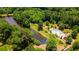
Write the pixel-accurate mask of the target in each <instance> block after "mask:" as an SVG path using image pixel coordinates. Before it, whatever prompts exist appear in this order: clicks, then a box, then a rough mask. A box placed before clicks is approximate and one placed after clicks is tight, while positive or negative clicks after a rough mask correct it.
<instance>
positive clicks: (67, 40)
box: [66, 36, 72, 44]
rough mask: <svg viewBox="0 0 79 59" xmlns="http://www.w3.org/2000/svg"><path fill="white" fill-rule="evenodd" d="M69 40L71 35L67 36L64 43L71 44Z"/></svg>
mask: <svg viewBox="0 0 79 59" xmlns="http://www.w3.org/2000/svg"><path fill="white" fill-rule="evenodd" d="M71 42H72V36H68V37H67V39H66V43H67V44H71Z"/></svg>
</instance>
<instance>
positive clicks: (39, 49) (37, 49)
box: [35, 48, 44, 51]
mask: <svg viewBox="0 0 79 59" xmlns="http://www.w3.org/2000/svg"><path fill="white" fill-rule="evenodd" d="M35 51H44V49H42V48H35Z"/></svg>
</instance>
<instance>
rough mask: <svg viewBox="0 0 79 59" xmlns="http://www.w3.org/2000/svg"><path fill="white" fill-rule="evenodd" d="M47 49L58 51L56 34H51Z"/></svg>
mask: <svg viewBox="0 0 79 59" xmlns="http://www.w3.org/2000/svg"><path fill="white" fill-rule="evenodd" d="M46 50H48V51H56V50H57V39H56V37H54V36H51V37H50V38H49V39H48V40H47V42H46Z"/></svg>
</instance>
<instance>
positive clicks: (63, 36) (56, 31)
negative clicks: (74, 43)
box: [50, 28, 65, 39]
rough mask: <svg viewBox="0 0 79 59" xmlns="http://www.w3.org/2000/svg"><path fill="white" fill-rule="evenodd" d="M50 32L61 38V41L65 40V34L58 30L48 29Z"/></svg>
mask: <svg viewBox="0 0 79 59" xmlns="http://www.w3.org/2000/svg"><path fill="white" fill-rule="evenodd" d="M50 32H51V33H53V34H55V35H56V36H57V37H59V38H61V39H64V38H65V34H64V33H63V32H62V31H61V30H59V29H53V28H52V29H50Z"/></svg>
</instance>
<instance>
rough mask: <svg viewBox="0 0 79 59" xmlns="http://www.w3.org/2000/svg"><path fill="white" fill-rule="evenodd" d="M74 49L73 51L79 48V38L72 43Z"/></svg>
mask: <svg viewBox="0 0 79 59" xmlns="http://www.w3.org/2000/svg"><path fill="white" fill-rule="evenodd" d="M72 49H73V51H75V50H78V49H79V40H76V41H75V42H74V43H73V45H72Z"/></svg>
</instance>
